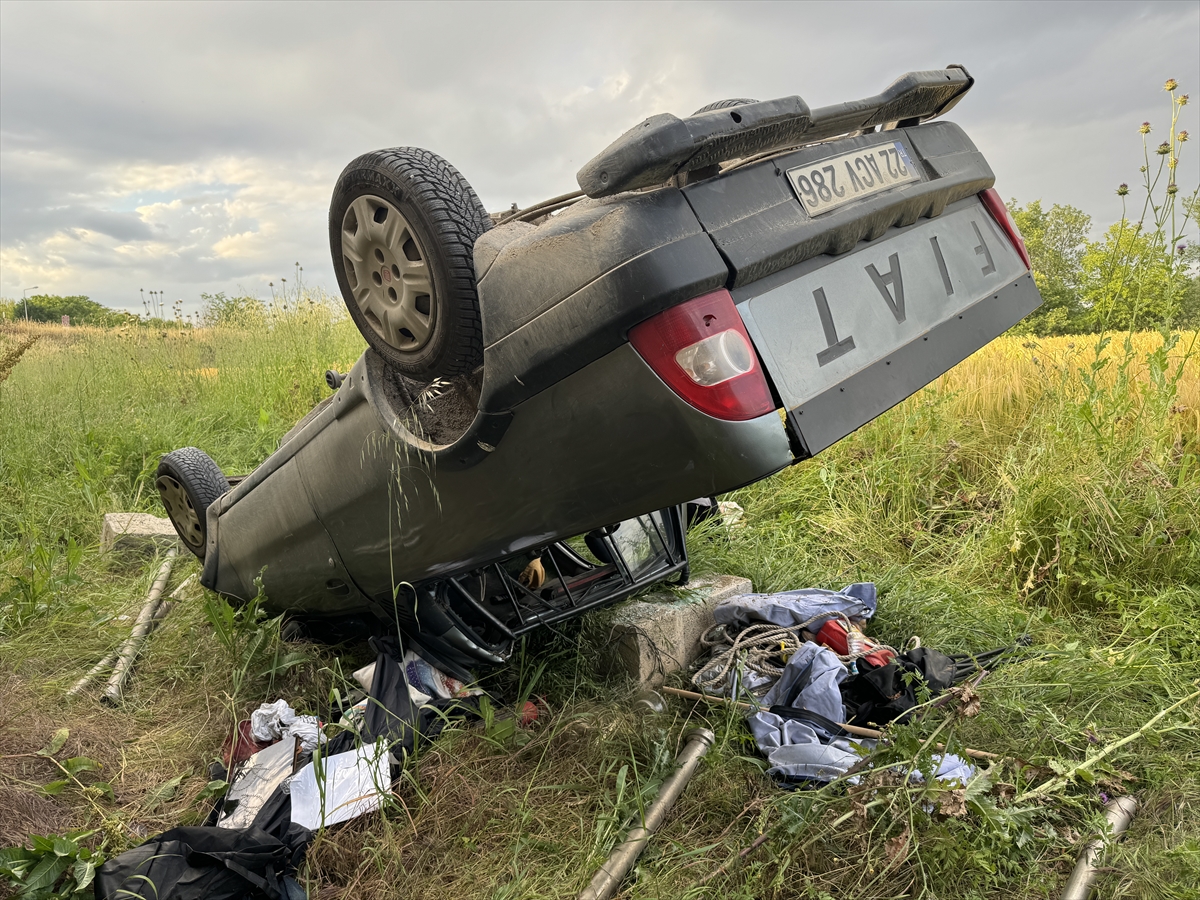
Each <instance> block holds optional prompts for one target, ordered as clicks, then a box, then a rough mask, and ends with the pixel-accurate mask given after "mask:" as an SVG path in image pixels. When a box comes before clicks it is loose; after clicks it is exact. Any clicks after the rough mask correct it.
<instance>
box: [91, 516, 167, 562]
mask: <svg viewBox="0 0 1200 900" xmlns="http://www.w3.org/2000/svg"><path fill="white" fill-rule="evenodd" d="M178 540H179V535H177V534H176V533H175V529H174V527H173V526H172V525H171V520H170V519H160V518H159V517H158V516H152V515H150V514H149V513H105V514H104V525H103V526H102V527H101V529H100V550H101V552H103V553H107V552H108V551H110V550H118V551H121V552H123V553H145V554H151V553H153V552H154V551H155V550H157V549H160V548H161V549H166V548H168V547H170V546H171V545H172V544H174V543H175V542H176V541H178Z"/></svg>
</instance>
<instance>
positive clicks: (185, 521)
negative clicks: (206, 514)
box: [158, 475, 204, 547]
mask: <svg viewBox="0 0 1200 900" xmlns="http://www.w3.org/2000/svg"><path fill="white" fill-rule="evenodd" d="M158 493H159V496H160V497H162V502H163V506H165V507H166V509H167V515H168V516H169V517H170V519H171V524H173V525H174V526H175V530H176V531H178V532H179V534H180V536H181V537H183V539H184V540H185V541H187V542H188V543H189V544H191V545H192V546H193V547H199V546H200V545H201V544H203V543H204V531H203V529H201V527H200V516H199V514H198V513H197V512H196V508H195V507H194V506H193V505H192V500H191V498H190V497H189V496H188V494H187V491H185V490H184V489H183V485H182V484H180V483H179V482H178V481H176V480H175V479H174V478H172V477H171V476H170V475H161V476H159V479H158Z"/></svg>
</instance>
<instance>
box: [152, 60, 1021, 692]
mask: <svg viewBox="0 0 1200 900" xmlns="http://www.w3.org/2000/svg"><path fill="white" fill-rule="evenodd" d="M972 83H973V81H972V79H971V77H970V76H969V75H968V74H967V72H966V71H965V70H964V69H962V68H961V67H950V68H947V69H945V70H936V71H926V72H913V73H909V74H907V75H905V76H903V77H902V78H900V79H899V80H897V81H896V82H895V83H893V84H892V85H891V86H890V87H889V88H887V89H886V90H885V91H884V92H883V93H881V94H879V95H878V96H876V97H872V98H869V99H866V100H861V101H856V102H849V103H844V104H838V105H835V106H829V107H824V108H820V109H809V107H808V106H807V104H805V102H804V101H803V100H802V99H801V98H799V97H787V98H783V99H780V100H772V101H766V102H758V101H753V100H746V99H742V100H727V101H721V102H718V103H714V104H712V105H711V106H708V107H705V108H704V109H702V110H700V111H699V112H697V113H696V114H694V115H692V116H690V117H688V118H685V119H679V118H676V117H675V116H671V115H658V116H653V117H651V118H649V119H647V120H646V121H644V122H642V123H640V124H639V125H637V126H636V127H634V128H633V129H631V130H630V131H628V132H627V133H625V134H624V135H622V136H621V137H620V138H618V139H617V140H616V141H615V142H614V143H613V144H612V145H611V146H609V147H608V148H607V149H606V150H604V151H603V152H602V153H601V154H600V155H599V156H597V157H595V158H594V159H593V160H591V161H590V162H589V163H587V165H585V166H584V167H583V168H582V169H581V170H580V172H579V176H578V180H579V185H580V187H581V190H580V191H579V192H576V193H573V194H569V195H565V196H562V197H557V198H554V199H553V200H550V201H547V202H545V203H543V204H539V205H537V206H534V207H530V208H528V209H526V210H520V211H513V212H512V213H509V214H505V215H499V216H489V215H488V214H487V213H486V212H485V211H484V209H483V207H482V206H481V204H480V202H479V200H478V198H477V197H476V195H475V193H474V191H473V190H472V189H471V187H470V186H469V185H468V184H467V182H466V181H465V180H464V179H463V177H462V176H461V175H460V174H459V173H458V172H457V170H455V169H454V168H453V167H452V166H450V165H449V164H448V163H447V162H445V161H444V160H442V159H441V158H440V157H438V156H436V155H434V154H432V153H429V152H427V151H423V150H416V149H412V148H397V149H392V150H383V151H378V152H375V153H369V154H366V155H365V156H362V157H360V158H358V159H357V160H355V161H354V162H352V163H351V164H350V165H349V166H347V168H346V169H345V171H344V172H343V173H342V175H341V177H340V178H339V180H338V182H337V186H336V188H335V190H334V195H333V200H332V204H331V207H330V215H329V233H330V248H331V251H332V254H333V259H334V264H335V269H336V271H337V274H338V283H339V287H340V289H341V292H342V294H343V297H344V299H345V301H346V305H347V307H348V309H349V312H350V315H351V316H352V318H353V319H354V321H355V323H356V324H357V326H358V328H359V329H360V331H361V332H362V334H363V336H364V337H365V338H366V340H367V343H368V345H369V347H368V349H367V350H366V351H365V352H364V353H363V355H362V357H361V358H360V359H359V360H358V362H357V363H356V364H355V365H354V367H353V368H352V369H351V371H350V372H349V373H347V374H345V375H344V376H343V375H339V374H337V373H333V372H331V373H329V374H328V376H327V378H328V380H329V382H330V386H331V387H333V388H334V389H335V391H334V393H333V394H332V395H331V396H330V397H328V398H327V399H325V400H324V401H322V402H321V403H320V404H319V405H318V406H317V407H316V408H315V409H313V410H312V411H311V412H310V413H309V414H308V415H307V416H306V417H305V418H304V419H303V420H302V421H301V422H299V423H298V424H297V425H296V426H295V427H294V428H293V429H292V430H291V431H290V432H289V433H288V434H287V435H286V437H285V438H284V439H283V441H282V443H281V445H280V447H279V448H278V450H277V451H276V452H275V453H274V454H272V455H271V456H270V457H269V458H268V459H267V460H266V461H265V462H263V464H262V465H260V466H259V467H258V468H257V469H255V470H254V471H253V472H252V473H250V474H249V475H247V476H245V477H244V478H242V479H240V480H237V482H236V483H235V484H233V485H232V486H231V484H230V481H229V480H228V479H227V478H226V476H225V475H224V474H223V473H222V471H221V469H220V468H219V466H218V465H217V464H216V463H215V462H214V461H212V460H211V459H209V458H208V457H207V456H206V455H205V454H204V453H202V452H201V451H199V450H197V449H195V448H184V449H182V450H177V451H174V452H172V453H170V454H168V455H167V456H166V457H164V458H163V460H162V462H161V465H160V466H159V470H158V476H159V477H158V486H159V489H160V492H161V495H162V498H163V502H164V504H165V506H166V508H167V511H168V513H169V515H170V517H171V521H172V522H173V523H174V525H175V527H176V529H177V530H178V532H179V535H180V537H181V538H182V540H183V541H184V543H185V544H186V545H187V546H188V547H189V548H190V549H191V550H192V552H194V553H195V554H196V555H197V556H199V557H200V558H201V559H202V560H203V574H202V576H201V581H202V583H203V584H204V585H206V586H207V587H209V588H211V589H213V590H215V591H218V592H220V593H222V594H225V595H228V596H230V597H236V598H249V597H252V596H254V594H255V593H256V586H255V583H254V582H255V579H256V578H258V577H260V576H261V578H262V583H263V586H264V589H265V593H266V596H267V598H268V603H269V605H270V606H271V607H273V608H275V609H277V610H279V611H288V612H289V613H290V614H292V615H294V616H297V617H300V620H301V621H303V622H304V623H305V624H306V627H307V628H308V630H309V632H310V633H311V634H312V635H313V636H315V637H319V636H320V635H321V634H322V631H323V629H325V628H326V627H327V626H328V627H329V628H332V627H333V623H334V622H335V621H337V620H341V619H343V618H344V617H347V616H360V617H362V618H363V619H364V620H366V621H370V622H372V623H373V624H374V626H375V627H391V628H394V629H397V630H399V631H400V632H402V633H403V634H404V635H405V638H406V640H407V641H408V642H409V643H410V644H411V645H412V646H413V648H414V649H416V650H417V651H418V652H420V653H421V654H422V655H424V656H426V657H427V658H428V659H429V661H430V662H433V663H434V664H436V665H439V666H441V667H443V668H444V669H446V670H447V671H451V672H454V673H455V674H458V675H459V677H469V675H470V673H471V671H472V670H474V669H477V668H478V667H480V666H482V665H487V664H489V663H491V664H495V663H500V662H503V661H504V660H505V659H506V657H507V654H508V653H509V652H510V649H511V647H512V645H513V641H514V639H516V638H517V637H519V636H520V635H521V634H523V633H525V632H527V631H528V630H530V629H532V628H536V627H539V626H543V625H547V624H551V623H554V622H556V621H559V620H562V619H565V618H568V617H572V616H576V615H578V614H580V613H581V612H583V611H584V610H587V609H591V608H594V607H596V606H599V605H602V604H606V603H611V602H613V601H615V600H617V599H620V598H621V597H624V596H627V595H628V594H630V593H632V592H634V591H637V590H639V589H641V588H643V587H645V586H647V585H649V584H652V583H654V582H657V581H662V580H666V579H675V580H677V581H684V580H686V578H687V551H686V547H685V541H684V535H685V529H686V525H687V522H686V519H687V512H686V511H685V507H684V504H685V503H686V502H687V501H689V500H691V499H692V498H696V497H708V496H712V495H715V494H720V493H722V492H726V491H730V490H733V489H735V488H738V487H741V486H743V485H747V484H750V483H752V482H755V481H758V480H760V479H763V478H766V477H767V476H769V475H771V474H773V473H775V472H778V471H779V470H781V469H783V468H785V467H787V466H790V465H793V464H795V463H797V462H799V461H801V460H804V459H808V458H809V457H811V456H813V455H814V454H816V453H819V452H820V451H821V450H823V449H824V448H826V447H828V446H830V445H831V444H833V443H834V442H836V441H838V440H839V439H841V438H842V437H844V436H845V435H847V434H849V433H850V432H852V431H854V430H855V429H857V428H859V427H860V426H862V425H863V424H865V423H867V422H869V421H871V420H872V419H873V418H875V417H876V416H878V415H879V414H880V413H882V412H883V411H885V410H886V409H888V408H889V407H891V406H893V405H894V404H896V403H898V402H899V401H901V400H903V399H904V398H905V397H908V396H909V395H910V394H912V393H914V392H915V391H917V390H919V389H920V388H921V387H923V386H924V385H926V384H927V383H929V382H930V381H932V380H933V379H934V378H936V377H937V376H939V375H940V374H942V373H943V372H945V371H946V370H947V369H949V368H951V367H952V366H953V365H955V364H956V363H958V362H959V361H960V360H962V359H964V358H965V357H967V356H968V355H969V354H971V353H973V352H974V351H975V350H977V349H978V348H980V347H981V346H983V345H984V344H985V343H987V342H988V341H990V340H991V339H992V338H994V337H995V336H997V335H999V334H1000V333H1001V332H1003V331H1005V330H1006V329H1007V328H1009V327H1010V326H1012V325H1013V324H1015V323H1016V322H1017V321H1019V320H1020V319H1021V318H1022V317H1024V316H1025V315H1027V314H1028V313H1030V312H1031V311H1032V310H1033V309H1035V308H1036V307H1037V306H1038V305H1039V304H1040V302H1041V298H1040V296H1039V294H1038V291H1037V289H1036V287H1035V286H1034V282H1033V278H1032V277H1031V274H1030V271H1029V259H1028V256H1027V254H1026V252H1025V248H1024V244H1023V242H1022V240H1021V237H1020V234H1019V233H1018V232H1017V229H1016V227H1015V226H1014V224H1013V222H1012V220H1011V218H1010V217H1009V216H1008V213H1007V210H1006V209H1005V207H1004V204H1003V203H1002V202H1001V200H1000V198H999V196H998V195H997V194H996V192H995V191H994V190H993V189H992V186H993V182H994V177H993V174H992V170H991V168H990V167H989V166H988V163H987V161H986V160H985V159H984V157H983V155H982V154H981V153H980V152H979V151H978V150H977V149H976V148H975V146H974V145H973V144H972V143H971V141H970V139H969V138H968V137H967V136H966V134H964V133H963V131H962V130H961V129H960V128H959V127H958V126H956V125H954V124H952V123H950V122H945V121H932V120H934V119H937V118H938V117H939V116H941V115H942V114H944V113H945V112H946V111H948V110H949V109H950V108H951V107H952V106H954V105H955V104H956V103H957V102H958V101H959V100H960V99H961V98H962V97H963V95H964V94H966V92H967V91H968V90H969V89H970V87H971V84H972ZM323 623H325V624H323Z"/></svg>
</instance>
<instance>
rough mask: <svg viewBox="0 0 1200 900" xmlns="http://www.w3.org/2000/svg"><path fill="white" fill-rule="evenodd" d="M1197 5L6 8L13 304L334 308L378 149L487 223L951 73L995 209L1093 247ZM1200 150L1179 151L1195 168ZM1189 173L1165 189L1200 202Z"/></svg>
mask: <svg viewBox="0 0 1200 900" xmlns="http://www.w3.org/2000/svg"><path fill="white" fill-rule="evenodd" d="M1198 44H1200V3H1198V2H1196V0H1189V2H1155V3H1150V2H1147V3H1119V2H1080V3H1072V2H1061V3H1053V2H1036V3H1029V4H1026V3H1017V2H1006V3H995V4H992V3H965V2H960V3H951V2H943V3H901V2H891V3H884V4H874V3H846V2H843V3H750V2H740V3H732V4H722V3H662V2H658V3H597V4H587V3H570V4H566V3H561V4H550V3H514V4H503V3H496V2H493V3H486V4H473V3H441V4H437V5H425V4H407V3H382V2H380V3H365V4H356V3H349V2H341V3H328V4H323V3H319V2H308V3H303V4H301V3H216V2H212V3H186V2H174V3H159V4H150V3H128V4H127V3H105V2H92V3H80V4H75V3H65V2H61V3H25V2H17V0H3V2H0V295H3V296H4V297H7V298H14V297H20V296H21V292H22V289H24V288H27V287H30V286H32V285H38V286H39V291H38V293H58V294H87V295H90V296H91V297H92V298H93V299H96V300H99V301H101V302H103V303H106V304H109V305H111V306H116V307H125V308H128V309H130V310H136V311H138V312H140V311H141V300H140V295H139V293H138V291H139V289H145V290H146V291H149V290H151V289H154V290H162V291H164V292H165V294H166V297H167V299H168V301H174V300H175V299H177V298H179V299H183V300H184V301H185V309H187V310H194V309H196V308H197V307H198V304H199V297H200V294H201V293H202V292H217V291H227V292H233V291H239V290H242V291H246V292H248V293H256V294H258V295H259V296H269V289H268V287H267V283H268V282H269V281H272V280H273V281H275V282H276V284H279V279H280V278H287V279H288V281H289V283H294V278H295V275H294V267H295V264H296V263H299V264H300V265H302V266H303V267H304V280H305V282H306V283H310V284H320V285H322V286H324V287H326V288H335V282H334V279H333V272H332V269H331V266H330V263H329V258H328V257H329V249H328V248H329V244H328V238H327V236H326V211H327V207H328V202H329V196H330V192H331V189H332V187H333V183H334V181H335V180H336V178H337V176H338V173H339V172H340V171H341V169H342V167H343V166H344V165H345V164H346V163H347V162H349V161H350V160H351V159H352V158H354V157H355V156H357V155H358V154H360V153H363V152H365V151H368V150H373V149H377V148H380V147H388V146H398V145H416V146H420V147H426V148H428V149H431V150H434V151H436V152H437V153H440V154H441V155H442V156H444V157H446V158H447V159H449V160H450V161H451V162H452V163H454V164H455V165H456V166H457V167H458V168H459V169H460V171H462V172H463V173H464V174H465V175H466V177H467V178H468V179H469V180H470V181H471V182H472V184H473V185H474V186H475V189H476V190H477V191H478V193H479V194H480V196H481V198H482V199H483V202H484V204H485V205H486V206H487V208H488V209H489V210H499V209H503V208H507V207H508V206H509V205H510V204H511V203H513V202H516V203H518V204H521V205H527V204H529V203H531V202H534V201H536V200H538V199H542V198H545V197H548V196H552V195H555V194H559V193H563V192H566V191H568V190H572V189H574V188H575V172H576V171H577V170H578V169H579V167H580V166H581V165H582V164H583V163H584V162H586V161H587V160H588V159H589V158H590V157H591V156H593V155H594V154H595V153H597V152H598V151H599V150H601V149H602V148H603V147H604V146H605V145H606V144H607V143H608V142H609V141H611V140H612V139H613V138H615V137H616V136H617V135H618V134H620V133H621V132H622V131H624V130H625V129H626V128H628V127H630V126H631V125H633V124H635V123H636V122H637V121H639V120H640V119H642V118H644V117H645V116H648V115H651V114H654V113H658V112H673V113H675V114H677V115H686V114H688V113H690V112H691V111H693V110H694V109H696V108H698V107H700V106H702V105H704V104H705V103H708V102H710V101H712V100H717V99H722V98H726V97H754V98H756V99H769V98H774V97H780V96H786V95H789V94H796V93H798V94H800V95H801V96H803V97H804V98H805V99H806V100H807V101H808V102H809V103H810V104H811V105H812V106H820V105H823V104H827V103H834V102H838V101H841V100H847V99H852V98H857V97H861V96H867V95H870V94H874V93H877V92H878V91H879V90H881V89H882V88H883V87H884V86H885V85H887V84H888V83H889V82H890V81H892V80H893V79H894V78H895V77H896V76H898V75H899V74H901V73H902V72H904V71H907V70H910V69H925V68H940V67H942V66H944V65H945V64H947V63H952V62H956V63H962V64H964V65H966V66H967V67H968V69H969V70H970V71H971V73H972V74H973V75H974V76H975V77H976V79H977V84H976V86H975V88H974V90H973V91H972V92H971V94H970V95H968V97H967V98H966V99H964V100H963V101H962V102H961V103H960V104H959V106H958V107H957V108H956V109H955V110H954V112H953V113H952V114H951V118H952V119H953V120H954V121H957V122H958V123H959V124H961V125H962V126H963V127H964V128H966V129H967V131H968V133H969V134H970V135H971V136H972V137H973V139H974V140H975V142H976V143H977V144H978V145H979V146H980V148H981V149H982V150H983V151H984V153H985V154H986V155H987V157H988V159H989V160H990V161H991V163H992V166H993V168H994V169H995V171H996V173H997V179H998V180H997V187H998V188H999V189H1000V191H1001V193H1002V194H1003V195H1004V196H1005V197H1009V196H1015V197H1017V198H1019V199H1021V200H1022V201H1026V200H1031V199H1034V198H1042V199H1043V200H1045V201H1046V202H1048V203H1052V202H1057V203H1069V204H1071V205H1074V206H1078V207H1080V208H1082V209H1083V210H1084V211H1086V212H1087V213H1089V214H1090V215H1092V216H1093V217H1094V219H1095V220H1096V222H1097V224H1107V223H1109V222H1111V221H1113V220H1115V219H1116V218H1117V217H1118V216H1119V214H1120V207H1119V205H1118V201H1117V198H1116V196H1115V195H1114V189H1115V187H1116V185H1117V184H1118V183H1120V182H1122V181H1128V182H1131V183H1132V182H1134V181H1135V180H1136V178H1137V177H1138V171H1137V170H1138V166H1139V165H1140V156H1141V145H1140V136H1139V135H1138V133H1137V126H1138V125H1139V124H1140V123H1141V122H1142V121H1143V120H1145V119H1149V120H1150V121H1151V122H1153V123H1155V125H1156V128H1157V130H1156V132H1155V135H1153V136H1155V137H1157V135H1158V134H1159V133H1161V131H1162V130H1163V129H1164V127H1165V125H1166V120H1167V116H1168V115H1169V105H1168V103H1167V101H1166V95H1165V94H1164V93H1163V91H1162V84H1163V81H1164V80H1165V79H1166V78H1168V77H1173V78H1177V79H1178V80H1179V82H1180V84H1181V91H1189V92H1190V93H1191V94H1192V96H1193V97H1194V98H1196V101H1197V102H1194V103H1193V104H1192V105H1190V106H1188V107H1187V108H1185V110H1184V113H1185V116H1184V119H1185V121H1184V123H1183V124H1182V127H1184V128H1188V129H1190V130H1191V131H1192V133H1193V134H1197V133H1198V132H1200V129H1198V128H1197V115H1196V111H1197V108H1200V61H1198V54H1197V49H1196V48H1197V46H1198ZM1198 144H1200V141H1196V142H1194V143H1192V144H1190V145H1188V146H1187V150H1192V151H1195V150H1197V149H1200V147H1198ZM1197 159H1200V153H1197V152H1192V153H1191V154H1189V155H1186V156H1185V157H1184V159H1183V161H1182V162H1181V173H1182V174H1181V177H1180V182H1181V184H1182V185H1184V186H1188V187H1190V186H1192V185H1194V184H1195V183H1196V181H1197V179H1198V177H1200V167H1198V165H1197Z"/></svg>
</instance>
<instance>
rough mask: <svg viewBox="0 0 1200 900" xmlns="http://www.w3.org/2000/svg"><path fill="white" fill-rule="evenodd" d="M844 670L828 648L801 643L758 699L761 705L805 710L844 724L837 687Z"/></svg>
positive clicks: (810, 642)
mask: <svg viewBox="0 0 1200 900" xmlns="http://www.w3.org/2000/svg"><path fill="white" fill-rule="evenodd" d="M846 674H847V673H846V667H845V666H844V665H843V664H842V661H841V660H840V659H838V658H837V654H835V653H834V652H833V651H832V650H830V649H829V648H828V647H822V646H821V645H819V644H814V643H813V642H812V641H805V642H804V643H803V644H801V645H800V649H799V650H797V651H796V652H795V653H793V654H792V656H791V658H790V659H789V660H788V663H787V665H786V666H784V669H783V674H782V675H780V676H779V680H778V681H777V682H775V684H774V686H773V687H772V688H771V689H770V690H769V691H767V694H766V696H765V697H763V699H762V705H763V706H791V707H795V708H797V709H806V710H808V711H809V712H814V713H816V714H817V715H820V716H824V717H825V718H826V719H829V720H830V721H833V722H844V721H846V719H845V709H844V707H843V706H842V693H841V690H840V689H839V688H838V685H840V684H841V683H842V681H843V680H844V679H845V677H846Z"/></svg>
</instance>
